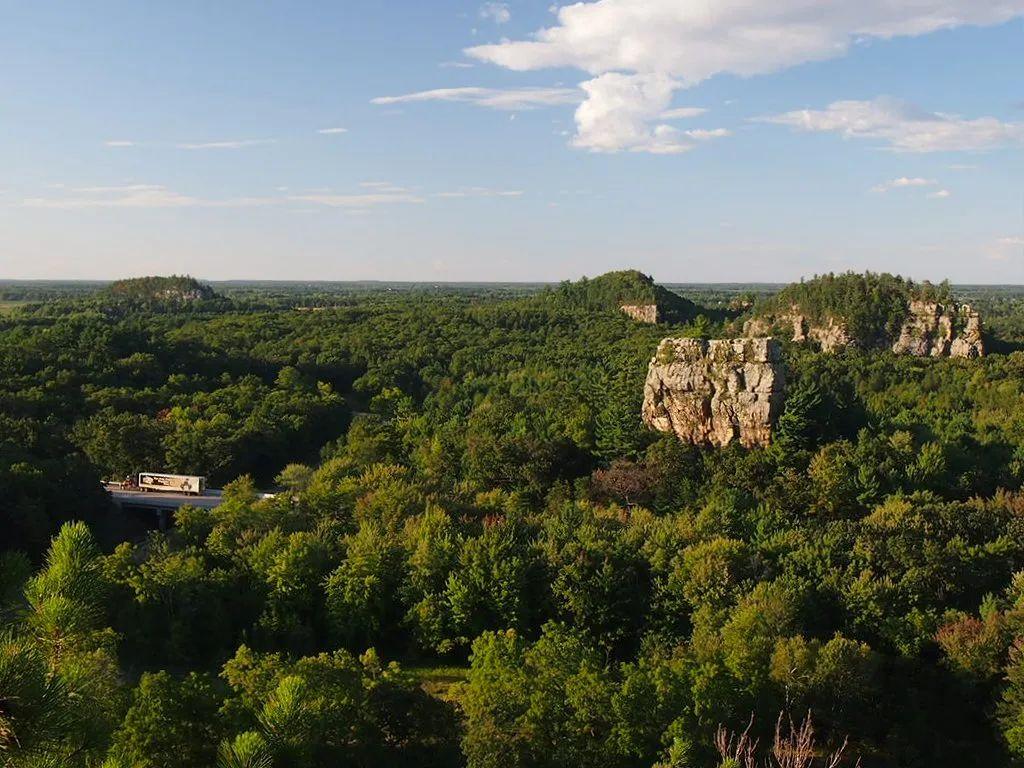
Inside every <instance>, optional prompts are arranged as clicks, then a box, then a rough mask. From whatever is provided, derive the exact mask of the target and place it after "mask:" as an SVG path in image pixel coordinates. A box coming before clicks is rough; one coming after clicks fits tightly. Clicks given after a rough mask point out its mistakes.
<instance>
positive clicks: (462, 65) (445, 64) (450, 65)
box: [437, 61, 476, 69]
mask: <svg viewBox="0 0 1024 768" xmlns="http://www.w3.org/2000/svg"><path fill="white" fill-rule="evenodd" d="M437 66H439V67H441V69H473V67H475V66H476V65H475V64H472V63H470V62H468V61H442V62H441V63H440V64H438V65H437Z"/></svg>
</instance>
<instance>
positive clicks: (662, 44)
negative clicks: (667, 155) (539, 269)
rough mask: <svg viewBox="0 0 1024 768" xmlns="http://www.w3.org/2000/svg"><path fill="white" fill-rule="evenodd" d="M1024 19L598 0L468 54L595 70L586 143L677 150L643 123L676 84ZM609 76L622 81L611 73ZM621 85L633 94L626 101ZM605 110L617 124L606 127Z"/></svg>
mask: <svg viewBox="0 0 1024 768" xmlns="http://www.w3.org/2000/svg"><path fill="white" fill-rule="evenodd" d="M1021 15H1024V0H910V1H904V2H893V0H857V2H850V0H772V2H765V0H715V2H710V3H709V2H708V1H707V0H596V2H577V3H574V4H571V5H566V6H563V7H561V8H559V9H558V11H557V20H558V21H557V24H555V25H554V26H552V27H548V28H545V29H541V30H539V31H537V32H535V33H534V34H533V35H532V36H531V37H530V38H529V39H526V40H505V41H502V42H498V43H493V44H488V45H478V46H473V47H471V48H468V49H467V50H466V53H467V54H468V55H469V56H470V57H472V58H475V59H477V60H480V61H484V62H489V63H491V64H496V65H498V66H501V67H504V68H506V69H511V70H516V71H530V70H538V69H547V68H555V67H572V68H575V69H579V70H582V71H584V72H587V73H589V74H590V75H591V76H592V77H593V79H591V80H590V81H588V82H586V83H583V84H582V86H581V87H582V88H583V90H584V91H585V92H586V94H587V99H586V101H585V102H584V103H583V104H581V105H580V107H579V109H578V111H577V115H576V117H577V128H578V133H577V136H576V138H575V139H574V141H573V143H574V144H575V145H576V146H583V147H587V148H595V146H599V147H600V148H601V150H602V151H617V150H634V151H636V150H641V151H651V152H659V151H666V148H668V151H678V149H679V148H680V147H681V144H680V143H679V142H678V140H677V139H675V138H672V137H671V135H670V132H669V131H666V130H665V129H664V126H660V125H649V126H648V127H647V128H639V127H638V125H637V121H638V120H641V119H643V120H646V121H647V122H649V123H650V122H652V121H656V120H657V115H656V114H655V113H653V111H652V109H651V105H652V104H653V103H654V102H656V101H661V100H663V97H664V90H665V89H666V88H667V89H668V90H669V91H670V92H671V91H674V90H677V89H680V88H686V87H691V86H693V85H696V84H697V83H700V82H702V81H704V80H707V79H708V78H710V77H713V76H714V75H717V74H723V73H729V74H734V75H740V76H752V75H762V74H768V73H771V72H777V71H779V70H782V69H785V68H787V67H791V66H794V65H797V64H802V63H806V62H811V61H822V60H826V59H832V58H836V57H839V56H843V55H844V54H846V52H847V51H848V50H849V49H850V47H851V45H853V43H854V42H855V41H856V40H858V39H862V38H875V39H889V38H893V37H898V36H915V35H922V34H927V33H929V32H934V31H937V30H941V29H953V28H956V27H960V26H965V25H992V24H1000V23H1003V22H1006V21H1009V20H1010V19H1013V18H1015V17H1018V16H1021ZM610 75H615V76H616V78H619V79H617V80H615V81H614V84H613V83H612V82H610V81H608V80H607V79H605V80H602V78H608V77H609V76H610ZM621 78H625V79H626V80H622V79H621ZM630 80H632V81H634V82H632V83H631V84H630V83H629V82H628V81H630ZM652 83H658V85H657V86H653V85H652ZM613 85H614V87H613ZM630 86H632V87H630ZM623 93H627V94H629V95H630V96H629V97H628V98H626V99H625V100H624V101H622V102H619V101H618V99H619V97H620V96H621V94H623ZM638 94H639V95H638ZM666 106H667V103H666ZM663 109H664V107H663ZM596 116H600V119H602V120H604V119H607V120H609V121H612V122H614V123H615V125H612V126H610V127H607V128H603V127H600V126H597V125H595V123H594V120H595V117H596ZM638 135H639V136H641V137H646V138H641V139H639V140H638V138H637V137H638ZM659 135H660V136H661V138H659ZM615 136H621V137H622V139H623V140H624V141H623V143H622V144H621V145H616V144H615V142H614V137H615ZM666 136H668V137H667V138H666ZM595 137H596V138H595Z"/></svg>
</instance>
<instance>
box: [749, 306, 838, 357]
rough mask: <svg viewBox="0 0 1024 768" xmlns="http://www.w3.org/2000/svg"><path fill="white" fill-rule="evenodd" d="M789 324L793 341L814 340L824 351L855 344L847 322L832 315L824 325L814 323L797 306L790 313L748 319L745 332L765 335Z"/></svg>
mask: <svg viewBox="0 0 1024 768" xmlns="http://www.w3.org/2000/svg"><path fill="white" fill-rule="evenodd" d="M788 325H791V326H792V327H793V341H796V342H806V341H812V342H814V343H816V344H817V345H818V346H819V347H820V348H821V351H822V352H837V351H839V350H841V349H845V348H846V347H849V346H854V345H855V342H854V340H853V338H852V337H851V336H850V332H849V331H848V330H847V328H846V323H844V322H842V321H839V320H836V319H835V318H832V317H830V318H828V320H827V321H825V323H824V324H823V325H813V324H812V323H811V322H810V321H808V319H807V318H806V317H804V315H802V314H800V312H799V311H798V310H797V308H796V307H793V309H792V311H791V312H790V313H788V314H784V315H777V316H773V317H768V318H763V317H758V318H754V319H753V320H748V321H747V322H746V323H744V325H743V334H744V335H745V336H751V337H756V336H763V335H764V334H766V333H769V332H770V331H771V330H772V328H776V327H780V326H788Z"/></svg>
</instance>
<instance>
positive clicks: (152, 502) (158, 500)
mask: <svg viewBox="0 0 1024 768" xmlns="http://www.w3.org/2000/svg"><path fill="white" fill-rule="evenodd" d="M103 487H104V488H106V489H107V492H108V493H109V494H110V497H111V498H112V499H113V500H114V503H115V504H117V505H118V506H120V507H145V508H147V509H168V510H173V509H177V508H178V507H183V506H185V505H186V504H188V505H189V506H193V507H202V508H203V509H213V508H214V507H216V506H217V505H218V504H220V502H221V492H220V489H218V488H207V489H206V491H204V492H203V493H201V494H200V495H198V496H189V495H188V494H184V493H165V492H162V491H140V490H138V489H134V490H125V489H123V488H121V486H120V484H118V483H105V484H104V486H103Z"/></svg>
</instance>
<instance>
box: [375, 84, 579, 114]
mask: <svg viewBox="0 0 1024 768" xmlns="http://www.w3.org/2000/svg"><path fill="white" fill-rule="evenodd" d="M581 98H582V94H581V93H580V92H579V91H578V90H576V89H575V88H510V89H500V88H475V87H465V88H436V89H434V90H430V91H419V92H418V93H407V94H403V95H401V96H378V97H377V98H375V99H373V100H372V102H371V103H373V104H382V105H383V104H408V103H412V102H419V101H456V102H463V103H466V104H476V105H477V106H481V107H488V108H489V109H502V110H520V109H533V108H535V107H551V106H558V105H562V104H577V103H579V101H580V99H581Z"/></svg>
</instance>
